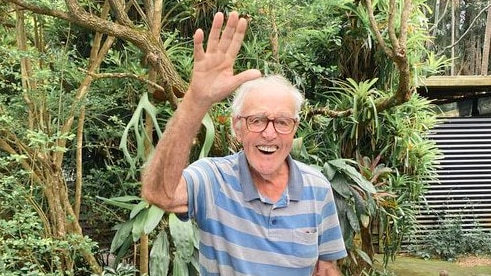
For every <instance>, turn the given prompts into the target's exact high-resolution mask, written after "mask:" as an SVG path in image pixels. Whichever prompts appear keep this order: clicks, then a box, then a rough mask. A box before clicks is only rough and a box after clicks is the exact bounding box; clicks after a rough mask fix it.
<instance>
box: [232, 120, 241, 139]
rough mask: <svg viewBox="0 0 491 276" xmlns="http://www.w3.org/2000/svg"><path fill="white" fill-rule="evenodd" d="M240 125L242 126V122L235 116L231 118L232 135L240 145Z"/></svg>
mask: <svg viewBox="0 0 491 276" xmlns="http://www.w3.org/2000/svg"><path fill="white" fill-rule="evenodd" d="M241 125H242V122H241V120H240V119H238V118H237V117H235V116H234V117H232V134H233V135H234V136H235V138H236V139H237V141H239V143H242V131H241Z"/></svg>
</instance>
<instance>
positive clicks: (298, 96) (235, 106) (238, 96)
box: [231, 75, 304, 119]
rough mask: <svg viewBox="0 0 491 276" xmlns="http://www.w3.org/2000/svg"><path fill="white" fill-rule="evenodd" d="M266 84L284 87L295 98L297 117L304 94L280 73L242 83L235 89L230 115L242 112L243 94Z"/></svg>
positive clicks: (296, 116) (297, 116)
mask: <svg viewBox="0 0 491 276" xmlns="http://www.w3.org/2000/svg"><path fill="white" fill-rule="evenodd" d="M267 85H275V86H280V87H283V88H284V89H285V91H287V92H289V94H290V95H291V97H292V98H293V99H294V100H295V118H297V119H299V117H300V116H299V113H300V109H301V108H302V104H303V102H304V96H303V95H302V93H300V91H299V90H298V89H297V88H296V87H295V86H293V84H292V83H291V82H290V81H288V80H287V79H286V78H284V77H283V76H280V75H269V76H265V77H261V78H257V79H254V80H251V81H248V82H245V83H243V84H242V85H241V86H240V87H239V88H237V90H236V91H235V96H234V99H233V101H232V106H231V109H232V116H233V117H235V116H238V115H240V113H241V112H242V108H243V106H244V99H245V96H246V95H247V94H248V93H249V92H251V91H252V90H254V89H257V88H261V87H263V86H267Z"/></svg>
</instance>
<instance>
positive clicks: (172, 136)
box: [142, 12, 346, 276]
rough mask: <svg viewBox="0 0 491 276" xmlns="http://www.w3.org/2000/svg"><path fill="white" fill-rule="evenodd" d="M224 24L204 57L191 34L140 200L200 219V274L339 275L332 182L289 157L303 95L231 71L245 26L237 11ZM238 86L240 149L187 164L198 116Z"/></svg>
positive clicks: (198, 38) (341, 252) (340, 249)
mask: <svg viewBox="0 0 491 276" xmlns="http://www.w3.org/2000/svg"><path fill="white" fill-rule="evenodd" d="M223 22H224V16H223V14H222V13H217V14H216V15H215V18H214V20H213V25H212V30H211V31H210V34H209V38H208V43H207V49H206V51H205V50H204V49H203V45H202V43H203V40H204V35H203V32H202V30H199V29H198V30H197V31H196V33H195V36H194V62H195V63H194V68H193V75H192V80H191V83H190V86H189V89H188V91H187V93H186V95H185V96H184V98H183V100H182V102H181V103H180V105H179V107H178V109H177V110H176V112H175V114H174V116H173V117H172V119H171V120H170V121H169V123H168V125H167V128H166V130H165V132H164V135H163V137H162V139H161V140H160V141H159V143H158V145H157V147H156V150H155V153H154V156H153V157H152V159H151V160H150V161H149V163H148V164H147V166H146V169H145V172H144V174H143V179H142V182H143V196H144V198H145V199H146V200H147V201H148V202H150V203H152V204H155V205H157V206H159V207H161V208H162V209H164V210H166V211H169V212H175V213H179V214H181V217H183V218H185V219H188V218H192V219H195V221H196V223H197V225H198V227H199V229H200V245H199V251H200V255H199V262H200V273H201V275H224V276H228V275H268V276H276V275H280V276H287V275H292V276H301V275H306V276H307V275H341V273H340V272H339V270H338V268H337V266H336V260H338V259H340V258H343V257H345V256H346V249H345V247H344V242H343V239H342V235H341V230H340V227H339V222H338V218H337V214H336V207H335V203H334V199H333V194H332V190H331V187H330V184H329V182H328V181H327V180H326V178H325V177H324V176H323V175H322V174H321V173H320V172H318V171H316V170H314V169H313V168H311V167H309V166H307V165H305V164H303V163H300V162H298V161H295V160H293V159H292V158H291V157H290V155H289V154H290V150H291V148H292V143H293V138H294V135H295V131H296V129H297V127H298V121H299V115H298V114H299V111H300V107H301V105H302V102H303V97H302V95H301V94H300V92H299V91H298V90H297V89H296V88H294V87H293V86H292V85H291V84H290V83H289V82H288V81H287V80H285V79H284V78H282V77H280V76H268V77H261V73H260V72H259V71H257V70H247V71H244V72H241V73H239V74H234V72H233V65H234V62H235V58H236V56H237V53H238V52H239V49H240V46H241V43H242V40H243V38H244V34H245V31H246V27H247V22H246V20H245V19H239V17H238V14H237V13H235V12H232V13H231V14H230V16H229V19H228V21H227V24H226V26H225V28H224V30H223V32H222V25H223ZM239 86H240V87H239ZM237 88H238V89H237ZM235 89H237V91H236V95H235V98H234V102H233V105H232V116H233V118H232V124H233V129H234V132H235V134H236V137H237V139H238V141H239V142H240V143H241V144H242V146H243V150H241V151H240V152H238V153H236V154H233V155H230V156H225V157H216V158H204V159H201V160H198V161H196V162H194V163H193V164H191V165H189V166H188V159H189V153H190V149H191V147H192V143H193V139H194V137H195V135H196V133H197V132H198V130H199V128H200V125H201V120H202V118H203V117H204V115H205V114H206V112H207V111H208V110H209V109H210V108H211V106H212V105H213V104H214V103H217V102H219V101H222V100H223V99H225V98H226V97H228V96H229V95H230V94H231V93H232V92H233V91H234V90H235Z"/></svg>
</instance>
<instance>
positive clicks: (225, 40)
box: [218, 12, 239, 53]
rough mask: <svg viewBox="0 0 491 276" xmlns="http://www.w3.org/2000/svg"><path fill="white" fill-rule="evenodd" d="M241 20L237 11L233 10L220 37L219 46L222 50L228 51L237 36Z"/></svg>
mask: <svg viewBox="0 0 491 276" xmlns="http://www.w3.org/2000/svg"><path fill="white" fill-rule="evenodd" d="M238 22H239V14H238V13H237V12H231V13H230V15H229V18H228V20H227V24H226V25H225V29H224V31H223V32H222V36H221V37H220V42H219V45H218V48H219V50H220V51H222V52H224V53H225V52H227V50H228V48H229V46H230V43H231V41H232V39H233V38H234V36H235V30H236V27H237V24H238Z"/></svg>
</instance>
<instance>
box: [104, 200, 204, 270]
mask: <svg viewBox="0 0 491 276" xmlns="http://www.w3.org/2000/svg"><path fill="white" fill-rule="evenodd" d="M101 199H103V200H104V201H105V202H106V203H108V204H111V205H114V206H118V207H121V208H124V209H127V210H130V211H131V212H130V217H129V220H127V221H125V222H123V223H120V224H118V225H116V226H115V227H114V230H117V231H116V234H115V235H114V238H113V240H112V243H111V252H112V253H116V260H115V264H121V262H122V259H123V258H124V257H125V256H126V255H127V253H128V251H129V249H130V247H131V245H132V244H133V243H135V242H138V241H139V240H140V238H141V237H142V236H143V235H150V234H153V232H155V231H158V234H157V236H156V237H155V239H154V240H153V245H152V249H151V251H150V274H151V275H167V273H168V272H169V271H172V273H174V275H189V274H191V275H197V274H196V273H197V272H198V269H199V268H198V264H197V250H198V237H197V231H198V230H197V229H196V225H195V224H194V223H192V222H191V221H189V220H188V221H185V222H184V221H182V220H180V219H179V218H177V216H176V215H175V214H173V213H170V214H168V215H167V216H166V217H164V211H163V210H161V209H160V208H158V207H156V206H155V205H149V204H148V203H147V202H146V201H144V200H142V199H141V198H139V197H136V196H123V197H117V198H110V199H107V198H101ZM161 224H162V226H164V227H159V225H161ZM168 232H169V233H170V235H169V234H168ZM169 236H170V237H171V239H170V240H169ZM170 242H172V247H171V243H170ZM171 262H172V266H171V265H170V264H171Z"/></svg>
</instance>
